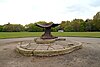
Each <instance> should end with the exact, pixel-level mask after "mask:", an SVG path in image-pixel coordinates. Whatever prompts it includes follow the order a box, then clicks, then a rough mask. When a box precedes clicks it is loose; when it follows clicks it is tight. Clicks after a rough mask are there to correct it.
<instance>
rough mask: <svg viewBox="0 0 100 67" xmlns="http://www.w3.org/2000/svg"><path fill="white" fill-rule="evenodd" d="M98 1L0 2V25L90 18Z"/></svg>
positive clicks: (99, 5) (4, 0)
mask: <svg viewBox="0 0 100 67" xmlns="http://www.w3.org/2000/svg"><path fill="white" fill-rule="evenodd" d="M98 11H100V0H0V25H2V24H6V23H8V22H10V23H13V24H15V23H17V24H24V25H25V24H28V23H34V22H36V21H47V22H49V21H53V22H54V23H60V22H61V21H66V20H70V21H71V20H73V19H75V18H78V19H84V20H85V19H87V18H90V19H91V18H92V17H93V16H94V15H95V14H96V13H97V12H98Z"/></svg>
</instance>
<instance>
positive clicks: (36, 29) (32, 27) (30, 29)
mask: <svg viewBox="0 0 100 67" xmlns="http://www.w3.org/2000/svg"><path fill="white" fill-rule="evenodd" d="M25 30H26V31H28V32H42V31H43V28H40V27H38V26H36V23H34V24H33V23H30V24H27V25H25Z"/></svg>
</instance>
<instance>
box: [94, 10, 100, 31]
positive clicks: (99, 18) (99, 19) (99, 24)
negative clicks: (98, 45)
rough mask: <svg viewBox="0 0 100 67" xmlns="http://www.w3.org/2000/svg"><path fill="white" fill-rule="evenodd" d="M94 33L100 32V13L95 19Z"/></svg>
mask: <svg viewBox="0 0 100 67" xmlns="http://www.w3.org/2000/svg"><path fill="white" fill-rule="evenodd" d="M92 24H93V31H100V12H97V14H96V15H94V17H93V22H92Z"/></svg>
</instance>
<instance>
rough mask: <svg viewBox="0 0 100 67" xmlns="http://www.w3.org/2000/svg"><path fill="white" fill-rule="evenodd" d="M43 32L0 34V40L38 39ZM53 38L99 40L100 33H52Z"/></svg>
mask: <svg viewBox="0 0 100 67" xmlns="http://www.w3.org/2000/svg"><path fill="white" fill-rule="evenodd" d="M42 34H43V32H0V38H1V39H2V38H19V37H38V36H41V35H42ZM52 34H53V35H54V36H62V37H66V36H71V37H96V38H100V32H52Z"/></svg>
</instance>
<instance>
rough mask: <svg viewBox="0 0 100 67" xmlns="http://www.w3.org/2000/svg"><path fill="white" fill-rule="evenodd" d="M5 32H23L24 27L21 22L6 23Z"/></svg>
mask: <svg viewBox="0 0 100 67" xmlns="http://www.w3.org/2000/svg"><path fill="white" fill-rule="evenodd" d="M3 31H4V32H21V31H24V27H23V25H21V24H10V23H8V24H5V25H4V27H3Z"/></svg>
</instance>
